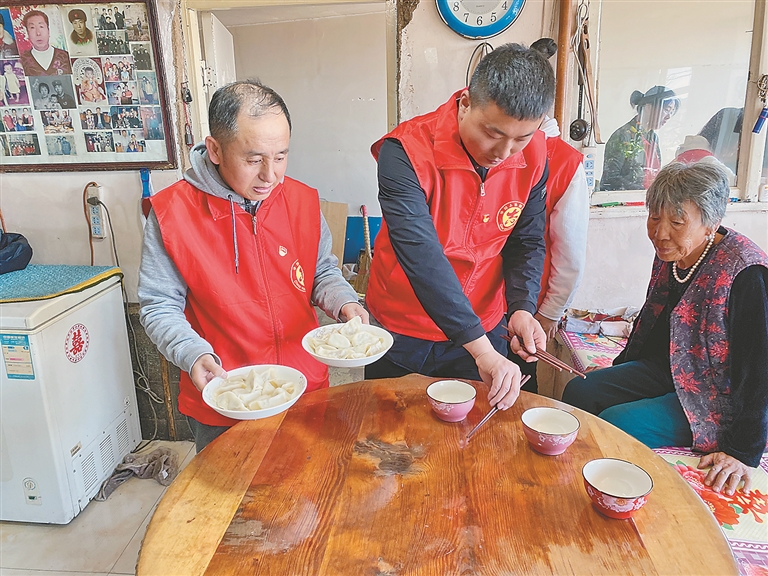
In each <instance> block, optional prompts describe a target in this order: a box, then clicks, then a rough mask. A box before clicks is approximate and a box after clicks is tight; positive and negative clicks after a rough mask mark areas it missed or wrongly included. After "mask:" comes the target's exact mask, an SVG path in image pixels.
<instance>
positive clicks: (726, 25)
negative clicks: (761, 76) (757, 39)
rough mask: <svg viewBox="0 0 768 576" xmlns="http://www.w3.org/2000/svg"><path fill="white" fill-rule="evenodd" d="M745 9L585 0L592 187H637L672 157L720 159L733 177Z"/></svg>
mask: <svg viewBox="0 0 768 576" xmlns="http://www.w3.org/2000/svg"><path fill="white" fill-rule="evenodd" d="M754 12H755V3H754V2H753V1H743V0H724V1H723V0H713V1H709V2H696V3H694V2H687V1H682V0H676V1H665V2H647V1H642V2H641V1H634V0H630V1H624V0H597V1H595V0H593V1H592V2H591V3H590V25H591V26H592V28H593V31H591V32H590V35H591V37H592V38H593V46H599V51H598V53H597V55H596V56H594V57H595V60H596V70H597V73H596V76H597V78H596V82H597V85H598V95H599V119H600V129H601V137H602V140H603V142H604V144H599V145H597V154H596V163H595V164H596V165H595V177H596V179H597V180H598V183H597V185H596V187H595V190H596V191H600V192H596V196H597V197H602V198H604V199H607V198H608V195H606V194H604V193H612V192H617V191H626V190H643V189H646V188H647V187H648V186H649V185H650V183H651V182H652V181H653V179H654V177H655V175H656V173H658V171H659V169H660V168H661V167H662V166H664V165H665V164H667V163H669V162H671V161H673V160H675V159H676V158H680V159H683V160H688V161H698V160H702V159H704V158H706V161H710V162H716V163H717V162H719V163H720V164H722V165H723V166H725V167H726V169H727V171H728V172H729V174H730V178H731V183H732V185H738V184H739V183H738V181H737V178H736V172H738V171H739V169H738V168H739V167H738V156H739V140H740V130H741V126H742V124H743V121H742V118H743V116H744V106H745V99H746V97H747V86H748V83H747V80H748V77H749V69H750V51H751V45H752V37H753V35H752V28H753V20H754ZM595 39H597V42H595ZM747 116H748V117H749V114H748V115H747ZM745 128H746V129H748V130H750V131H751V129H752V126H751V125H750V126H745ZM767 175H768V174H767ZM593 203H595V202H594V200H593Z"/></svg>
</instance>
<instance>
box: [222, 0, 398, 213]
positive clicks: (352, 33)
mask: <svg viewBox="0 0 768 576" xmlns="http://www.w3.org/2000/svg"><path fill="white" fill-rule="evenodd" d="M285 8H286V17H285V20H287V19H288V16H287V14H289V13H290V14H292V15H293V14H295V12H294V11H293V10H290V9H291V8H292V7H285ZM252 10H255V9H252ZM274 10H275V7H272V13H274ZM229 30H230V32H232V35H233V36H234V41H235V61H236V67H237V77H238V79H243V78H259V79H260V80H261V81H262V82H264V83H265V84H267V85H268V86H270V87H271V88H274V89H275V90H276V91H277V92H278V93H279V94H280V95H281V96H282V97H283V99H284V100H285V102H286V104H287V105H288V109H289V110H290V112H291V120H292V123H293V133H292V135H291V152H290V155H289V158H288V172H287V173H288V175H289V176H291V177H293V178H296V179H298V180H301V181H302V182H304V183H306V184H308V185H310V186H312V187H314V188H317V189H318V190H319V192H320V196H321V197H323V198H325V199H326V200H330V201H333V202H346V203H347V204H349V213H350V214H358V213H359V212H358V210H359V208H360V205H361V204H366V205H367V206H368V208H369V212H370V214H371V215H374V216H377V215H379V214H381V212H380V210H379V205H378V202H377V199H376V197H377V184H376V163H375V162H374V160H373V157H372V156H371V154H370V151H369V150H370V147H371V144H373V143H374V142H375V141H376V140H377V139H378V138H380V137H381V136H383V135H384V134H386V132H387V76H386V72H387V70H386V15H385V12H384V5H381V6H380V7H379V11H378V12H376V13H365V14H351V15H343V16H334V17H320V18H315V19H311V20H292V21H282V22H275V23H263V24H256V25H250V26H237V27H230V28H229Z"/></svg>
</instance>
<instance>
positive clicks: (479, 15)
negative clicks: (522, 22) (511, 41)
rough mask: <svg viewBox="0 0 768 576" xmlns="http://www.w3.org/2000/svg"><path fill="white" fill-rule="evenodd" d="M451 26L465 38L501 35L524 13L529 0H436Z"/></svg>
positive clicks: (444, 17) (445, 20)
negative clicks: (526, 1) (522, 11)
mask: <svg viewBox="0 0 768 576" xmlns="http://www.w3.org/2000/svg"><path fill="white" fill-rule="evenodd" d="M436 2H437V11H438V12H439V13H440V17H441V18H442V19H443V21H444V22H445V23H446V24H447V25H448V27H449V28H450V29H451V30H453V31H454V32H456V33H457V34H461V35H462V36H464V37H465V38H473V39H474V38H490V37H491V36H496V34H500V33H501V32H503V31H504V30H506V29H507V28H509V27H510V26H511V25H512V23H513V22H514V21H515V20H516V19H517V17H518V16H519V15H520V11H521V10H522V9H523V4H525V0H436Z"/></svg>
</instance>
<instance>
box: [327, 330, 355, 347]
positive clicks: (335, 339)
mask: <svg viewBox="0 0 768 576" xmlns="http://www.w3.org/2000/svg"><path fill="white" fill-rule="evenodd" d="M328 345H329V346H333V347H335V348H351V347H352V343H351V342H350V341H349V339H348V338H347V337H346V336H344V335H343V334H339V333H338V332H334V333H333V334H331V336H330V338H328Z"/></svg>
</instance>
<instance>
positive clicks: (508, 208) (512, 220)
mask: <svg viewBox="0 0 768 576" xmlns="http://www.w3.org/2000/svg"><path fill="white" fill-rule="evenodd" d="M524 207H525V204H523V203H522V202H518V201H517V200H513V201H512V202H507V203H506V204H504V206H502V207H501V208H499V212H498V214H496V224H497V225H498V226H499V230H501V231H502V232H506V231H508V230H512V228H514V227H515V224H516V223H517V219H518V218H520V213H521V212H522V211H523V208H524Z"/></svg>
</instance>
